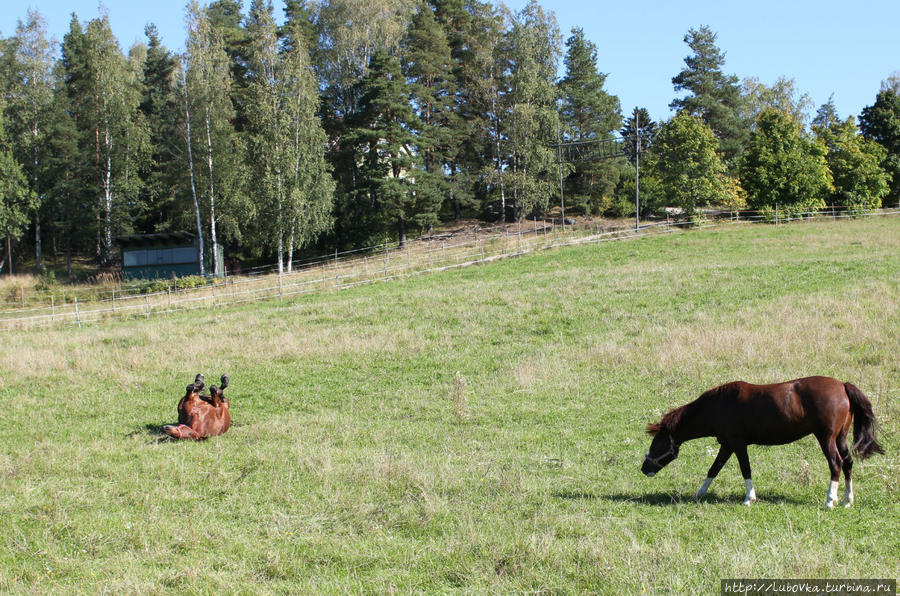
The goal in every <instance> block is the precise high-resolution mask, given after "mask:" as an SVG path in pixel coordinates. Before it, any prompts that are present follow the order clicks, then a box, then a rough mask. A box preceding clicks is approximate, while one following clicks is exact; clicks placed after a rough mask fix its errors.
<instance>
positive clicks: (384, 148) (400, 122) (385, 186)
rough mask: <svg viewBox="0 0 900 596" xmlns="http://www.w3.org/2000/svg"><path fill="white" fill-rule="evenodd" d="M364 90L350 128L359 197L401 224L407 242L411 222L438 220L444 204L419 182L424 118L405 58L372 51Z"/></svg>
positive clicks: (401, 240)
mask: <svg viewBox="0 0 900 596" xmlns="http://www.w3.org/2000/svg"><path fill="white" fill-rule="evenodd" d="M359 96H360V102H359V110H358V111H357V112H356V113H355V114H354V115H353V116H352V118H351V119H350V122H349V123H348V124H349V126H348V133H347V141H348V143H349V144H350V146H352V147H353V148H354V149H355V155H356V161H357V162H358V164H359V166H358V169H357V172H358V180H357V188H358V189H359V190H358V191H357V193H356V199H357V200H359V201H366V202H367V203H368V204H370V205H371V206H372V207H373V209H374V211H375V213H377V215H378V216H379V217H380V218H381V220H382V221H383V222H384V223H385V224H388V225H390V224H392V225H394V226H396V228H395V229H396V231H397V238H398V240H399V244H400V246H401V247H403V246H405V245H406V237H407V232H408V229H409V226H410V225H415V226H418V227H419V228H423V229H424V228H427V227H429V226H431V225H433V224H434V223H436V221H437V212H438V209H439V208H440V201H439V199H437V198H436V197H435V195H433V194H431V193H419V192H417V188H416V177H417V176H419V173H420V170H419V167H420V166H421V156H420V155H419V154H418V153H417V150H416V140H417V139H416V136H415V131H417V130H420V129H421V127H422V123H421V121H420V120H419V118H418V117H417V116H416V114H415V112H414V111H413V108H412V105H411V104H410V101H409V90H408V88H407V86H406V81H405V80H404V78H403V74H402V73H401V71H400V64H399V63H398V62H397V60H396V59H395V58H393V57H392V56H390V55H389V54H388V53H387V52H384V51H380V50H379V51H377V52H375V54H374V55H373V56H372V61H371V62H370V64H369V72H368V74H367V75H366V76H365V77H364V78H363V79H362V81H360V83H359Z"/></svg>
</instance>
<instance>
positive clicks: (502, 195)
mask: <svg viewBox="0 0 900 596" xmlns="http://www.w3.org/2000/svg"><path fill="white" fill-rule="evenodd" d="M491 111H493V112H494V136H495V137H496V140H497V175H498V176H499V177H500V223H506V193H505V191H504V188H503V166H502V164H501V157H500V115H499V114H498V113H497V93H496V89H495V90H494V94H493V95H492V96H491Z"/></svg>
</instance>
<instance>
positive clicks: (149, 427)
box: [125, 422, 247, 443]
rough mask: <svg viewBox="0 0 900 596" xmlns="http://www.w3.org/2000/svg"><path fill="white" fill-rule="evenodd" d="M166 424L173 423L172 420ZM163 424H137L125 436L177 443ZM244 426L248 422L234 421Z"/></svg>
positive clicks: (156, 441) (235, 426)
mask: <svg viewBox="0 0 900 596" xmlns="http://www.w3.org/2000/svg"><path fill="white" fill-rule="evenodd" d="M166 424H171V422H169V423H166ZM163 426H165V425H164V424H144V425H143V426H135V427H133V428H132V430H131V432H129V433H127V434H126V435H125V436H126V437H128V438H129V439H133V438H134V437H147V438H148V439H149V441H148V442H149V443H177V442H178V439H176V438H174V437H172V436H170V435H168V434H166V432H165V431H164V430H163ZM242 426H247V423H246V422H237V423H232V425H231V428H240V427H242ZM229 430H230V429H229ZM201 440H205V439H201Z"/></svg>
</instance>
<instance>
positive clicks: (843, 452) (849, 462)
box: [837, 434, 853, 507]
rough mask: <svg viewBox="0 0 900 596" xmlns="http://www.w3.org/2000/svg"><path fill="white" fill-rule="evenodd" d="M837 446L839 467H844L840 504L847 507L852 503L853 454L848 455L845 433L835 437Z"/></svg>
mask: <svg viewBox="0 0 900 596" xmlns="http://www.w3.org/2000/svg"><path fill="white" fill-rule="evenodd" d="M837 448H838V453H839V454H840V456H841V459H842V460H843V461H842V464H841V467H842V468H843V469H844V482H845V485H844V498H843V499H842V500H841V503H840V504H841V506H843V507H849V506H850V505H853V478H852V477H851V472H852V471H853V456H851V455H850V450H849V449H847V435H846V434H841V435H840V436H838V438H837Z"/></svg>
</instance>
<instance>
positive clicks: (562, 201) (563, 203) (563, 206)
mask: <svg viewBox="0 0 900 596" xmlns="http://www.w3.org/2000/svg"><path fill="white" fill-rule="evenodd" d="M556 169H557V171H558V172H559V205H560V208H561V209H562V225H563V232H565V231H566V199H565V197H564V196H563V175H562V138H561V137H560V134H559V116H558V115H557V118H556Z"/></svg>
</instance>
